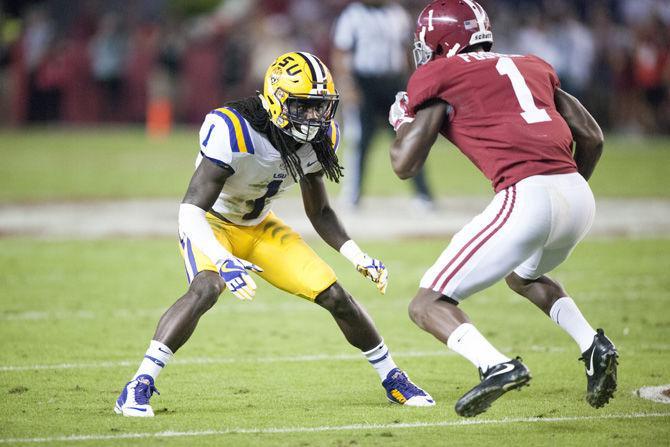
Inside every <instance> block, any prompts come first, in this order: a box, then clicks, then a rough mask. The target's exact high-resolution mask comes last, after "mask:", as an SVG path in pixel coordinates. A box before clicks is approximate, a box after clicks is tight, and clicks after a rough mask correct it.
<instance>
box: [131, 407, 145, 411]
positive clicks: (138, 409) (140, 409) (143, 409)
mask: <svg viewBox="0 0 670 447" xmlns="http://www.w3.org/2000/svg"><path fill="white" fill-rule="evenodd" d="M126 408H128V409H130V410H137V411H147V409H146V408H137V407H126Z"/></svg>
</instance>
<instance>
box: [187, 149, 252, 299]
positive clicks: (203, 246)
mask: <svg viewBox="0 0 670 447" xmlns="http://www.w3.org/2000/svg"><path fill="white" fill-rule="evenodd" d="M232 174H233V171H232V169H230V168H227V167H224V166H219V165H216V164H214V163H212V162H211V161H209V160H208V159H207V158H204V159H203V160H202V161H201V162H200V164H199V165H198V167H197V169H196V170H195V172H194V173H193V177H191V182H190V183H189V185H188V190H187V191H186V195H185V196H184V199H183V200H182V203H181V205H180V206H179V235H180V237H181V238H182V240H184V239H188V240H189V241H190V242H191V243H192V244H193V245H195V246H196V247H198V248H199V249H200V251H202V252H203V253H204V254H205V255H207V257H208V258H209V259H210V260H211V261H212V263H213V264H215V265H216V266H217V267H218V269H219V275H220V276H221V278H222V279H223V281H224V282H225V283H226V287H227V288H228V289H229V290H230V291H231V292H232V293H233V295H235V296H236V297H237V298H239V299H242V300H250V299H252V298H253V297H254V294H255V293H256V283H255V282H254V280H253V278H252V277H251V275H249V273H248V272H247V270H253V271H256V272H260V271H262V269H261V268H260V267H258V266H256V265H254V264H251V263H249V262H247V261H245V260H243V259H238V258H236V257H235V256H233V255H232V254H231V253H230V252H228V250H226V249H225V248H224V247H223V246H222V245H221V244H220V243H219V242H218V241H217V240H216V237H215V236H214V232H213V231H212V228H211V227H210V226H209V223H208V222H207V219H206V218H205V213H206V212H207V210H209V209H210V208H211V207H212V206H213V205H214V202H215V201H216V198H217V197H218V196H219V194H220V193H221V189H222V188H223V185H224V183H225V182H226V179H227V178H228V177H230V176H231V175H232Z"/></svg>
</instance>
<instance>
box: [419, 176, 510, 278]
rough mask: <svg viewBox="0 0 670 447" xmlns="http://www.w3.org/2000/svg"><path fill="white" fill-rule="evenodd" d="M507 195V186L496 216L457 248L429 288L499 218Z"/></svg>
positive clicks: (505, 203)
mask: <svg viewBox="0 0 670 447" xmlns="http://www.w3.org/2000/svg"><path fill="white" fill-rule="evenodd" d="M508 196H509V188H508V189H506V190H505V200H503V204H502V207H501V208H500V211H498V214H496V217H495V218H493V220H492V221H491V223H489V224H488V225H487V226H485V227H484V229H482V230H481V231H480V232H479V233H477V234H476V235H475V236H474V237H473V238H472V239H470V240H469V241H468V242H467V244H465V245H464V246H463V248H461V249H460V250H459V252H458V253H456V256H454V257H453V258H451V260H450V261H449V263H447V265H446V266H445V267H444V268H443V269H442V270H441V271H440V273H439V274H438V275H437V276H435V280H434V281H433V283H432V284H431V285H430V288H431V289H435V286H436V285H437V282H438V280H439V279H440V277H441V276H442V275H444V273H445V272H446V271H447V270H449V267H451V264H453V263H454V262H455V261H456V260H457V259H458V258H459V256H461V255H462V254H463V252H464V251H465V250H466V249H467V248H468V247H469V246H470V244H472V243H473V242H474V241H476V240H477V239H479V236H481V235H482V234H484V233H485V232H486V231H487V230H488V229H489V228H491V227H492V226H493V225H495V223H496V222H497V221H498V219H500V216H502V213H503V211H504V210H505V207H506V206H507V198H508Z"/></svg>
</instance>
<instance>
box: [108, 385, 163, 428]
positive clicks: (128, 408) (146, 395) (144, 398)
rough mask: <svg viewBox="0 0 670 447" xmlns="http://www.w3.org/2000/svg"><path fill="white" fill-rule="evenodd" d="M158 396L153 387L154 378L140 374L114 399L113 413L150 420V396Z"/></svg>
mask: <svg viewBox="0 0 670 447" xmlns="http://www.w3.org/2000/svg"><path fill="white" fill-rule="evenodd" d="M154 393H156V394H160V393H159V392H158V390H157V389H156V387H155V386H154V378H153V377H151V376H149V375H147V374H142V375H140V376H137V377H136V378H135V379H133V380H131V381H130V382H128V383H127V384H126V386H125V387H124V388H123V391H121V395H120V396H119V398H118V399H116V405H114V412H115V413H116V414H122V415H124V416H129V417H141V418H150V417H153V416H154V410H153V408H151V405H149V399H151V395H152V394H154Z"/></svg>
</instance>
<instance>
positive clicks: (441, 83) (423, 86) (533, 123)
mask: <svg viewBox="0 0 670 447" xmlns="http://www.w3.org/2000/svg"><path fill="white" fill-rule="evenodd" d="M559 86H560V82H559V80H558V76H557V75H556V72H555V71H554V69H553V68H552V67H551V65H549V64H548V63H546V62H545V61H543V60H542V59H540V58H538V57H536V56H521V55H507V54H497V53H481V52H480V53H464V54H458V55H456V56H453V57H449V58H438V59H435V60H432V61H430V62H428V63H427V64H425V65H422V66H420V67H419V68H418V69H417V70H416V71H415V72H414V74H413V75H412V77H411V78H410V80H409V83H408V86H407V94H408V96H409V110H410V112H411V113H412V114H415V113H416V111H417V110H419V109H420V108H421V106H422V105H423V104H425V103H426V102H428V101H430V100H432V99H438V100H442V101H445V102H447V103H449V104H450V108H449V109H448V111H449V119H448V120H445V124H444V126H443V127H442V129H441V131H440V132H441V133H442V135H444V136H445V137H446V138H448V139H449V141H451V142H452V143H453V144H454V145H456V147H458V148H459V149H460V150H461V152H463V154H465V155H466V156H467V157H468V158H469V159H470V160H471V161H472V162H473V163H474V164H475V165H476V166H477V168H479V170H480V171H482V173H484V175H485V176H486V177H487V178H488V179H489V180H491V183H492V184H493V188H494V189H495V191H496V192H497V191H500V190H502V189H504V188H506V187H508V186H510V185H513V184H515V183H516V182H518V181H519V180H522V179H524V178H526V177H530V176H532V175H539V174H565V173H570V172H576V171H577V166H576V164H575V161H574V159H573V158H572V134H571V132H570V129H569V128H568V125H567V123H566V122H565V120H564V119H563V117H561V115H560V114H559V113H558V111H557V110H556V105H555V103H554V92H555V90H556V89H557V88H558V87H559Z"/></svg>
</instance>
